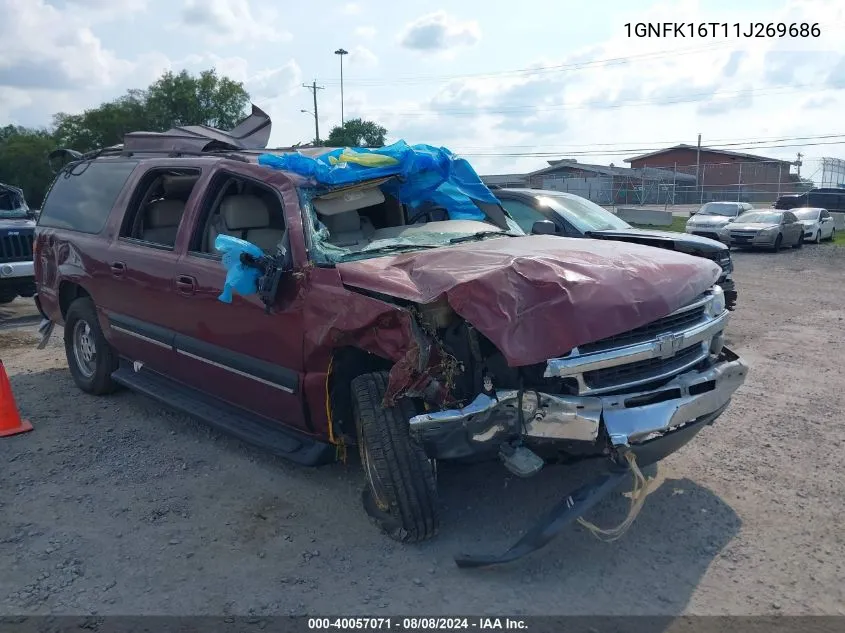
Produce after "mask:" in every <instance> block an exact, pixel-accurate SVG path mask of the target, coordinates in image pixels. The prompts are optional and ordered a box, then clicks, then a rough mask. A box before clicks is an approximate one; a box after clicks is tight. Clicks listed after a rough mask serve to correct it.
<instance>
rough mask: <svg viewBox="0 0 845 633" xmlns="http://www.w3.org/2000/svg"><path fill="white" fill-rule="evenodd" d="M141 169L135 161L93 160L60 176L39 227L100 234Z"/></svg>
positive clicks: (61, 173) (42, 209)
mask: <svg viewBox="0 0 845 633" xmlns="http://www.w3.org/2000/svg"><path fill="white" fill-rule="evenodd" d="M137 165H138V161H135V160H112V159H101V160H91V161H87V162H84V163H78V164H76V165H72V166H69V167H68V168H66V169H63V170H62V171H60V172H59V175H58V176H56V179H55V180H54V181H53V185H52V187H50V191H49V192H48V193H47V198H46V199H45V200H44V204H43V205H42V207H41V215H40V217H39V219H38V225H39V226H46V227H51V228H56V229H70V230H72V231H79V232H80V233H99V232H100V231H101V230H102V229H103V227H104V226H105V224H106V220H107V219H108V217H109V214H110V213H111V210H112V207H114V203H115V201H116V200H117V197H118V196H119V195H120V192H121V191H122V190H123V187H124V186H125V185H126V181H127V180H128V179H129V176H130V174H131V173H132V171H133V170H134V169H135V167H136V166H137Z"/></svg>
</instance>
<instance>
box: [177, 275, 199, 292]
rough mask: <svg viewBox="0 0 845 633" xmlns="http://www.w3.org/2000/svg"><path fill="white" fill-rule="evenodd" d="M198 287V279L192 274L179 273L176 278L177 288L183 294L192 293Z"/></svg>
mask: <svg viewBox="0 0 845 633" xmlns="http://www.w3.org/2000/svg"><path fill="white" fill-rule="evenodd" d="M196 288H197V280H196V279H194V278H193V277H191V276H190V275H179V276H178V277H177V278H176V290H178V291H179V292H180V293H181V294H185V295H192V294H194V290H196Z"/></svg>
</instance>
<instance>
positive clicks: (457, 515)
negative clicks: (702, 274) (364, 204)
mask: <svg viewBox="0 0 845 633" xmlns="http://www.w3.org/2000/svg"><path fill="white" fill-rule="evenodd" d="M735 259H736V263H737V273H736V278H737V282H738V285H739V289H740V293H741V294H740V299H739V308H738V309H737V311H736V312H735V313H734V317H733V322H732V326H731V330H730V336H729V340H730V344H731V345H732V346H734V348H735V349H736V350H737V351H738V352H739V353H741V354H742V355H743V356H744V357H745V358H746V359H747V360H748V361H749V363H750V364H751V372H750V376H749V380H748V382H747V383H746V384H745V386H744V387H743V388H742V389H741V391H740V392H739V393H738V394H737V396H736V398H735V400H734V403H733V404H732V406H731V407H730V409H729V410H728V412H727V413H725V414H724V415H723V416H722V418H720V420H719V421H718V422H717V423H716V425H715V426H714V427H712V428H709V429H705V430H704V431H702V433H701V434H700V435H699V436H698V438H696V440H695V441H694V442H693V443H692V444H690V445H688V446H686V447H685V448H684V449H682V450H681V451H680V452H679V453H677V454H675V455H673V456H672V457H670V458H669V459H668V460H667V461H666V462H664V463H663V464H662V466H661V468H660V474H659V476H658V479H657V481H658V482H659V483H660V484H661V485H660V486H659V487H658V488H656V490H654V492H653V493H652V494H651V495H650V497H649V498H648V499H647V502H646V505H645V508H644V509H643V511H642V514H641V515H640V517H639V518H638V519H637V521H636V523H635V524H634V526H633V527H632V528H631V530H630V531H629V532H628V534H626V535H625V536H624V537H623V538H622V539H621V540H619V541H616V542H613V543H603V542H599V541H598V540H596V539H595V538H594V537H593V536H591V535H590V534H589V533H587V532H586V531H585V530H583V529H582V528H580V527H577V526H573V527H571V528H570V529H568V530H567V531H566V532H565V533H564V535H563V536H562V537H561V538H559V539H557V540H556V541H553V542H552V543H551V544H550V545H549V546H548V547H547V548H546V549H545V550H543V551H542V552H541V553H538V554H535V555H533V556H531V557H529V558H527V559H523V560H522V561H519V562H517V563H516V564H511V565H509V566H506V567H501V568H496V569H491V570H485V571H461V570H458V569H457V568H456V567H455V566H454V563H453V562H452V555H453V554H454V553H456V552H459V551H464V550H466V551H472V552H479V551H482V552H487V551H490V550H492V551H500V550H502V549H504V548H506V547H507V546H508V545H509V544H510V543H511V542H512V541H514V540H515V539H516V538H517V537H518V536H519V534H520V533H521V530H523V529H525V528H526V527H527V526H528V525H529V524H530V523H531V522H532V520H533V519H534V518H535V517H536V516H537V515H538V514H539V513H540V512H542V511H543V510H544V509H546V508H547V507H549V506H550V505H552V504H553V503H555V502H556V501H557V500H558V499H559V497H560V496H561V494H562V493H563V492H564V491H565V490H566V489H569V488H571V487H572V486H574V485H575V484H576V483H577V482H578V481H579V478H580V477H581V476H583V475H584V473H583V472H580V471H579V472H576V471H574V470H572V469H564V468H547V469H546V470H544V472H543V473H541V474H540V476H538V477H537V478H535V479H533V480H519V479H515V478H513V477H510V476H508V475H506V474H505V472H504V469H503V468H501V467H500V466H499V465H498V464H491V465H489V466H483V467H473V468H451V469H445V470H441V476H440V480H441V489H442V494H443V501H444V505H445V509H444V513H443V521H444V524H443V529H442V532H441V534H440V536H439V537H438V538H437V539H436V540H435V541H432V542H429V543H427V544H424V545H422V546H415V547H409V546H406V547H403V546H400V545H398V544H395V543H393V542H391V541H389V540H387V539H386V538H385V537H383V536H381V535H380V534H379V533H378V532H377V530H376V529H375V528H374V527H373V526H372V525H371V524H370V523H369V521H368V520H367V518H366V517H365V515H364V513H363V511H362V510H361V509H360V506H359V489H360V487H361V485H362V484H363V478H362V476H361V475H360V473H359V471H358V470H357V466H356V465H355V464H352V463H350V465H349V466H343V465H336V466H330V467H326V468H323V469H320V470H306V469H303V468H299V467H296V466H293V465H289V464H287V463H285V462H284V461H281V460H278V459H275V458H271V457H268V456H267V455H266V454H264V453H262V452H261V451H260V450H257V449H253V448H250V447H247V446H245V445H243V444H241V443H239V442H238V441H235V440H232V439H229V438H226V437H223V436H221V435H219V434H217V433H216V432H213V431H210V430H209V429H207V428H206V427H204V426H202V425H201V424H198V423H195V422H194V421H192V420H191V419H189V418H186V417H183V416H181V415H177V414H174V413H172V412H170V411H168V410H166V409H164V408H162V407H160V406H158V405H156V404H154V403H153V402H151V401H149V400H147V399H145V398H143V397H140V396H137V395H134V394H132V393H128V392H122V393H120V394H117V395H115V396H111V397H108V398H94V397H90V396H87V395H84V394H82V393H80V392H79V391H78V390H77V389H76V388H75V387H74V385H73V384H72V382H71V379H70V376H69V374H68V372H67V370H66V365H65V359H64V351H63V348H62V347H61V345H60V341H61V332H60V331H57V333H56V334H57V335H54V342H53V344H52V345H51V346H50V347H48V348H47V349H45V350H43V351H38V350H36V349H34V344H33V342H34V340H35V339H34V334H33V331H34V328H32V327H30V328H27V329H18V330H7V331H2V332H0V350H2V356H3V361H4V362H5V363H6V366H7V369H8V371H9V373H10V374H11V380H12V384H13V387H14V390H15V394H16V397H17V400H18V404H19V407H20V409H21V410H22V413H23V414H25V415H26V416H27V417H28V418H30V419H31V420H32V422H33V424H34V426H35V431H34V432H32V433H28V434H25V435H21V436H17V437H14V438H7V439H2V440H0V455H2V466H0V516H2V517H3V520H2V521H0V570H2V573H0V613H5V614H13V613H47V612H52V613H91V612H97V613H100V614H140V613H163V614H222V613H228V614H247V613H254V614H270V613H277V614H285V613H304V612H308V613H312V614H313V613H323V614H325V613H335V614H377V615H387V614H402V613H406V614H407V613H409V612H413V613H427V614H436V613H461V614H470V613H484V614H488V615H492V614H511V615H516V614H596V613H602V614H679V613H686V614H760V613H773V612H776V613H794V614H799V613H801V614H845V581H843V579H845V566H844V565H845V547H843V545H845V543H843V541H845V537H843V531H842V526H843V519H845V517H843V510H845V496H843V485H842V484H843V481H845V478H843V470H842V454H843V449H845V428H843V424H842V415H841V414H842V411H843V410H845V376H843V372H842V371H841V370H842V359H843V357H845V322H843V321H845V277H843V275H845V273H843V271H845V248H841V247H836V246H827V245H823V246H821V247H817V246H807V247H805V248H804V249H802V250H800V251H784V252H782V253H780V254H778V255H772V254H765V253H761V254H756V253H737V254H736V256H735ZM624 505H625V501H624V499H623V498H622V497H621V495H617V496H615V497H613V498H611V499H609V500H607V501H605V502H604V503H603V504H602V505H601V506H600V507H599V508H597V509H596V510H594V511H593V512H591V513H590V515H589V518H590V519H591V520H593V521H594V522H596V523H598V524H599V525H604V526H609V525H611V524H614V523H615V521H618V520H619V519H620V518H621V516H623V514H624Z"/></svg>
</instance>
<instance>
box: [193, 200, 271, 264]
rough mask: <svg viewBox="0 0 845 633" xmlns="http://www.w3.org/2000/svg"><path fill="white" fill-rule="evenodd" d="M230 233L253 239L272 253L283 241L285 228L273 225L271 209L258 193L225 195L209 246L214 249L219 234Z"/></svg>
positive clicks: (211, 232)
mask: <svg viewBox="0 0 845 633" xmlns="http://www.w3.org/2000/svg"><path fill="white" fill-rule="evenodd" d="M220 234H223V235H231V236H232V237H238V238H240V239H242V240H246V241H247V242H252V243H253V244H255V245H256V246H258V247H259V248H260V249H261V250H263V251H265V252H267V253H272V252H274V251H275V249H276V245H277V244H278V243H279V242H280V241H281V240H282V236H283V235H284V231H283V230H282V229H275V228H271V227H270V210H269V209H268V208H267V204H266V203H265V202H264V201H263V200H262V199H261V198H259V197H258V196H253V195H249V194H242V195H233V196H227V197H226V198H223V200H222V202H221V203H220V210H219V212H218V213H217V214H216V215H215V217H214V218H212V221H211V223H210V225H209V227H208V249H209V251H211V252H215V251H214V240H215V239H216V238H217V236H218V235H220Z"/></svg>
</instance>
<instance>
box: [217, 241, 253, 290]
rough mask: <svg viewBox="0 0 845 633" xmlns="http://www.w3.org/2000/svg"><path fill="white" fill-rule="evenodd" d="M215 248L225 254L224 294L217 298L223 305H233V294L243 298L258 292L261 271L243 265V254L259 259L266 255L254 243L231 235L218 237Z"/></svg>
mask: <svg viewBox="0 0 845 633" xmlns="http://www.w3.org/2000/svg"><path fill="white" fill-rule="evenodd" d="M214 248H215V249H216V250H218V251H220V252H221V253H223V268H225V269H226V281H225V282H224V283H223V292H222V293H220V296H218V297H217V298H218V299H219V300H220V301H222V302H223V303H232V293H233V292H237V293H238V294H239V295H241V296H242V297H245V296H247V295H251V294H255V293H256V292H258V278H259V277H260V276H261V271H259V270H258V269H257V268H252V267H251V266H245V265H244V264H243V263H241V253H247V254H248V255H252V256H253V257H255V258H259V257H262V256H263V255H264V251H262V250H261V249H260V248H258V247H257V246H256V245H255V244H253V243H252V242H247V241H246V240H241V239H238V238H237V237H232V236H231V235H218V236H217V238H216V239H215V240H214Z"/></svg>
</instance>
